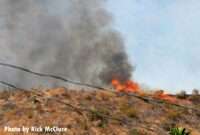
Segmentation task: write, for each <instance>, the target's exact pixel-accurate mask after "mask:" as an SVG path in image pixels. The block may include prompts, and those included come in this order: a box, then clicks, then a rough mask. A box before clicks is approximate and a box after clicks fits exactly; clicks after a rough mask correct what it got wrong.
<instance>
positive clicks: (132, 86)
mask: <svg viewBox="0 0 200 135" xmlns="http://www.w3.org/2000/svg"><path fill="white" fill-rule="evenodd" d="M112 85H113V86H114V88H115V90H118V91H127V92H134V93H137V94H139V95H147V94H148V95H149V94H151V95H153V96H156V97H158V98H159V99H164V100H168V101H171V102H177V98H174V97H171V96H170V95H168V94H165V93H163V92H161V91H155V92H153V93H149V92H145V91H142V90H140V88H139V85H138V84H137V83H135V82H132V81H129V80H127V81H126V82H124V83H123V84H122V83H120V82H119V81H118V80H117V79H113V80H112Z"/></svg>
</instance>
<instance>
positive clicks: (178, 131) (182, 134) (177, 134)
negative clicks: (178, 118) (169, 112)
mask: <svg viewBox="0 0 200 135" xmlns="http://www.w3.org/2000/svg"><path fill="white" fill-rule="evenodd" d="M169 133H170V135H190V132H188V131H186V129H185V128H182V127H173V128H171V129H170V131H169Z"/></svg>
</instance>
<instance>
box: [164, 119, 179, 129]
mask: <svg viewBox="0 0 200 135" xmlns="http://www.w3.org/2000/svg"><path fill="white" fill-rule="evenodd" d="M161 126H162V128H163V129H165V130H166V131H169V130H170V129H171V128H173V127H175V126H176V122H175V121H172V120H169V121H167V120H165V121H163V122H162V124H161Z"/></svg>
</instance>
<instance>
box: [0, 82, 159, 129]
mask: <svg viewBox="0 0 200 135" xmlns="http://www.w3.org/2000/svg"><path fill="white" fill-rule="evenodd" d="M0 83H2V84H4V85H7V86H9V87H12V88H14V89H17V90H21V91H24V92H27V93H31V94H34V95H37V96H39V97H41V98H43V99H46V100H51V101H54V102H57V103H59V104H63V105H66V106H68V107H70V108H72V109H73V110H74V111H78V112H88V113H90V114H94V115H98V116H101V117H103V118H107V119H111V120H116V121H119V122H121V123H124V124H128V125H131V126H135V127H139V128H143V129H146V130H149V131H152V132H156V133H158V131H156V130H154V129H151V128H148V127H146V126H143V125H137V124H134V123H132V122H131V121H127V120H123V119H120V118H116V117H112V116H109V115H105V114H102V113H99V112H96V111H93V110H90V109H83V108H78V107H76V106H73V105H71V104H68V103H65V102H62V101H60V100H57V99H54V98H49V97H46V96H44V95H42V94H40V93H37V92H34V91H30V90H26V89H21V88H18V87H16V86H14V85H12V84H9V83H6V82H3V81H0Z"/></svg>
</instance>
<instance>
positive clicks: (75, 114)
mask: <svg viewBox="0 0 200 135" xmlns="http://www.w3.org/2000/svg"><path fill="white" fill-rule="evenodd" d="M33 91H37V92H40V93H42V94H43V95H44V96H47V97H50V98H57V99H59V100H61V101H63V102H65V103H69V104H73V105H75V106H77V107H80V108H86V109H91V110H92V111H93V112H94V113H93V114H89V113H86V112H80V111H79V110H73V109H71V108H69V107H66V106H65V105H61V104H58V103H56V102H53V101H51V100H43V99H41V98H40V97H37V96H34V95H32V94H27V93H25V92H20V91H16V92H12V94H9V96H8V93H7V92H6V91H2V92H0V107H1V108H0V128H1V129H2V128H3V127H4V126H5V125H10V126H29V127H30V126H32V125H35V126H42V127H44V126H49V125H51V126H54V125H60V126H64V127H67V128H68V134H69V135H76V134H88V135H91V134H92V135H93V134H94V135H96V134H97V135H101V134H106V135H114V134H116V135H118V134H120V135H147V134H148V135H151V134H154V133H152V132H150V131H147V130H144V129H141V128H137V127H134V129H133V126H131V125H127V124H124V123H122V122H119V121H116V120H108V119H106V118H104V117H102V116H101V115H100V114H104V115H108V116H112V117H116V118H118V119H123V120H132V121H133V122H134V123H136V125H141V124H142V125H146V126H149V127H153V128H159V129H162V131H163V132H165V131H167V130H168V129H169V128H170V127H173V126H174V125H175V124H181V125H183V126H185V127H188V128H189V129H190V130H192V131H193V130H194V132H198V133H199V134H200V132H199V131H198V130H199V126H198V123H200V120H199V119H196V118H194V117H192V116H191V115H189V113H183V110H181V109H178V108H176V107H171V106H169V105H165V104H163V105H158V104H153V103H151V102H145V101H143V100H140V99H136V98H130V97H126V96H120V95H115V94H111V93H106V92H100V91H87V90H82V91H75V90H68V89H66V88H63V87H61V88H55V89H48V90H42V89H39V90H33ZM5 97H8V98H5ZM150 98H153V97H150ZM154 98H156V97H154ZM195 98H197V97H196V96H194V95H193V97H192V99H195ZM189 105H190V106H194V104H192V103H190V104H189ZM195 106H196V107H197V106H198V105H197V104H195ZM163 108H165V109H163ZM192 113H193V114H196V117H199V114H198V113H195V112H192ZM183 118H184V119H183ZM186 120H187V121H190V124H188V123H186ZM154 122H156V123H158V124H155V123H154ZM1 132H3V131H2V130H0V135H1V134H2V133H1ZM33 134H34V133H33Z"/></svg>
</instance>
